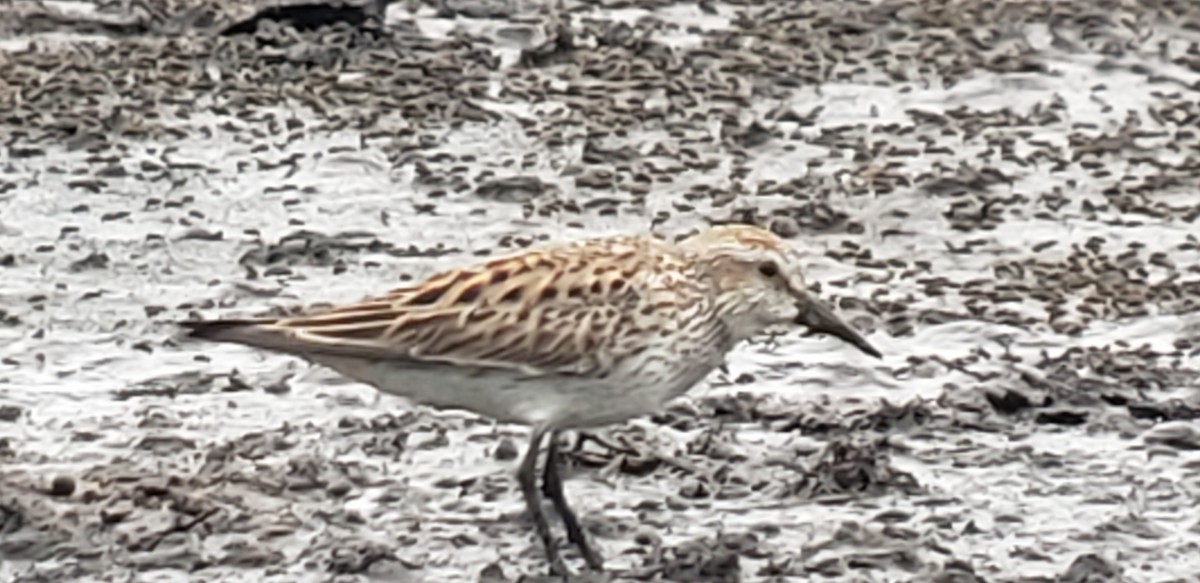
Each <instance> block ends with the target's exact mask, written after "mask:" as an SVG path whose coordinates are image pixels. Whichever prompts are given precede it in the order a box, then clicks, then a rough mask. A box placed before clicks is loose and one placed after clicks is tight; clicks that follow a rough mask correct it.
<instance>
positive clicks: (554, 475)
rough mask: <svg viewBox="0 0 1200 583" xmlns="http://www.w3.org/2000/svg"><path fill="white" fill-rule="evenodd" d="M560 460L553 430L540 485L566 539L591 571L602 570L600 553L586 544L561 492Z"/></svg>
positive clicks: (555, 434) (556, 433)
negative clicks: (564, 527) (564, 532)
mask: <svg viewBox="0 0 1200 583" xmlns="http://www.w3.org/2000/svg"><path fill="white" fill-rule="evenodd" d="M561 461H562V460H561V459H559V455H558V432H557V431H554V432H551V433H550V447H549V449H547V451H546V474H545V477H544V478H543V479H544V482H543V484H542V485H543V486H544V487H545V492H546V495H547V496H549V497H550V501H551V502H553V503H554V510H555V511H557V512H558V516H559V517H560V518H562V521H563V525H565V526H566V527H567V540H569V541H571V542H572V543H575V546H576V547H578V548H579V552H580V553H581V554H582V555H583V560H584V561H586V562H587V565H588V568H590V569H591V570H593V571H602V570H604V559H601V558H600V555H599V554H597V553H596V551H595V550H594V549H592V547H591V545H589V544H588V540H587V535H586V534H584V532H583V528H581V527H580V526H579V518H578V517H577V516H575V512H574V511H573V510H571V507H570V506H568V505H567V497H566V495H565V494H564V493H563V483H562V476H561V475H559V473H558V469H559V463H560V462H561Z"/></svg>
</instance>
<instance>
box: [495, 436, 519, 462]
mask: <svg viewBox="0 0 1200 583" xmlns="http://www.w3.org/2000/svg"><path fill="white" fill-rule="evenodd" d="M520 453H521V450H520V449H518V448H517V444H516V443H515V442H514V441H513V440H512V438H511V437H505V438H504V439H501V440H500V444H499V445H497V446H496V451H495V452H494V453H493V454H492V457H495V458H496V459H497V460H499V461H502V462H506V461H510V460H515V459H517V456H518V455H520Z"/></svg>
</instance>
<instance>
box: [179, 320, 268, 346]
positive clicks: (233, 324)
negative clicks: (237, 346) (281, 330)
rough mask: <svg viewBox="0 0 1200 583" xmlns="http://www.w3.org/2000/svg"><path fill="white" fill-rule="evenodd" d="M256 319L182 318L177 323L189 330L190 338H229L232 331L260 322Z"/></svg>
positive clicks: (221, 339) (218, 339)
mask: <svg viewBox="0 0 1200 583" xmlns="http://www.w3.org/2000/svg"><path fill="white" fill-rule="evenodd" d="M260 323H261V322H259V321H256V320H181V321H178V322H176V324H177V325H178V326H179V327H181V328H184V329H185V330H187V337H188V338H198V339H201V340H217V341H223V340H229V339H230V333H233V332H237V331H240V330H245V329H246V328H247V327H249V326H254V325H256V324H260Z"/></svg>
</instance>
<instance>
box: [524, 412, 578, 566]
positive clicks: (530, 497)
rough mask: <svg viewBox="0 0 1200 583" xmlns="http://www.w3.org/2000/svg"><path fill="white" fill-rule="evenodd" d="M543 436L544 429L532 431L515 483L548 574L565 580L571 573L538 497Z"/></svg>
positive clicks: (544, 433)
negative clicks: (536, 538)
mask: <svg viewBox="0 0 1200 583" xmlns="http://www.w3.org/2000/svg"><path fill="white" fill-rule="evenodd" d="M545 436H546V428H545V427H535V428H534V429H533V435H532V436H531V437H530V440H529V449H528V450H526V451H525V457H524V458H522V459H521V466H520V468H519V469H518V470H517V481H518V482H520V484H521V494H522V495H523V496H524V497H525V506H526V507H527V508H528V509H529V514H530V516H531V517H532V518H533V526H534V528H536V529H537V534H538V538H540V539H542V546H543V547H545V549H546V560H547V561H549V562H550V574H551V575H554V576H557V577H564V578H566V577H568V576H570V574H571V572H570V571H568V570H567V565H566V563H564V562H563V560H562V556H560V555H559V554H558V546H556V545H555V543H554V533H552V532H550V521H549V520H547V519H546V511H545V510H543V509H542V498H541V496H539V495H538V487H537V459H538V451H539V450H540V449H541V445H542V438H544V437H545Z"/></svg>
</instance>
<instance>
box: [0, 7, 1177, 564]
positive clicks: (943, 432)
mask: <svg viewBox="0 0 1200 583" xmlns="http://www.w3.org/2000/svg"><path fill="white" fill-rule="evenodd" d="M0 11H2V12H3V14H0V22H2V23H3V24H0V141H3V143H4V148H3V150H2V154H0V581H14V582H16V581H21V582H33V581H255V582H259V581H280V582H282V581H288V582H298V581H431V582H434V581H511V580H519V579H522V578H524V579H526V580H536V579H537V578H539V577H540V576H542V575H543V574H544V573H545V564H544V560H543V558H542V555H541V549H540V547H539V545H538V544H537V543H536V541H535V538H534V536H533V534H532V529H531V527H530V525H529V523H528V522H527V521H526V520H525V518H524V517H523V514H522V504H521V501H520V496H519V494H518V493H517V492H516V490H515V488H514V486H515V483H514V480H513V477H512V474H513V471H514V465H515V462H514V459H513V458H514V456H515V455H516V452H517V450H518V449H519V448H520V447H521V446H522V445H523V443H524V440H525V437H526V433H525V431H524V430H523V429H522V428H520V427H510V426H497V425H495V424H494V423H491V422H489V421H487V420H483V419H479V418H475V417H472V416H470V415H467V414H459V413H450V412H434V411H429V410H424V409H419V408H413V407H410V406H408V405H406V404H405V403H403V402H402V401H399V400H396V399H393V398H391V397H381V396H379V395H378V394H377V393H375V392H374V391H372V390H371V389H369V388H367V387H363V386H359V385H355V384H350V383H347V382H345V381H341V380H339V379H338V378H336V377H335V376H334V375H333V374H331V373H329V372H327V371H324V370H321V369H317V368H312V367H309V366H308V365H306V364H303V363H301V362H299V361H297V360H294V359H289V358H286V357H281V356H271V355H265V354H261V353H257V352H254V351H251V350H248V349H243V348H238V347H231V346H211V345H202V344H195V343H189V342H183V341H180V340H179V339H178V337H177V334H178V331H177V330H176V328H175V327H174V326H173V325H172V322H173V321H176V320H180V319H184V318H188V317H195V316H203V317H218V316H235V315H253V314H258V313H263V312H266V311H268V310H271V309H293V308H296V307H300V306H312V305H315V304H317V303H320V302H337V301H350V300H354V299H358V298H360V297H362V296H365V295H368V294H372V293H376V292H379V291H382V290H385V289H387V288H389V287H390V286H392V285H394V284H397V283H398V282H400V281H405V280H409V279H411V278H415V277H421V276H423V275H427V274H430V273H432V272H433V271H434V270H436V269H439V268H442V267H446V266H449V265H452V264H454V263H457V262H461V261H465V260H469V259H471V258H473V257H476V256H486V255H489V254H493V253H498V252H504V251H508V250H512V249H517V248H520V247H523V246H526V245H529V244H531V243H534V242H537V241H539V240H545V239H561V238H574V237H583V236H587V235H591V234H596V233H604V232H616V231H624V232H644V231H647V230H651V231H654V232H656V233H660V234H662V235H664V236H675V235H680V234H684V233H686V232H688V230H689V229H693V228H695V227H697V226H700V225H703V224H706V223H708V222H712V221H718V222H719V221H731V220H732V221H749V222H756V223H759V224H763V225H768V226H770V227H771V228H772V229H774V230H775V231H776V232H778V233H780V234H783V235H785V236H788V237H789V238H791V240H792V241H793V242H794V244H795V245H796V246H798V247H799V248H802V249H806V250H807V251H808V252H809V263H810V270H809V273H810V274H811V279H812V281H813V282H814V283H815V284H816V285H817V287H818V288H819V290H820V295H821V296H822V297H824V298H825V299H827V300H828V301H830V302H832V303H834V304H835V305H837V306H838V308H839V309H840V310H841V311H842V312H843V313H844V314H846V315H847V316H848V317H849V318H851V319H852V321H853V322H854V323H855V324H856V325H857V326H858V327H859V328H860V329H861V330H864V331H865V332H867V333H869V339H870V341H871V342H872V343H874V344H875V345H876V346H877V347H879V348H880V349H881V350H882V351H884V352H885V353H886V357H885V359H884V360H883V361H882V362H874V361H869V360H866V359H864V358H863V357H861V356H860V355H858V354H857V353H855V352H853V351H851V350H848V349H846V348H843V347H842V346H841V345H840V344H838V343H837V342H836V341H833V340H829V339H821V338H800V337H797V336H790V337H782V338H777V339H775V341H774V342H771V343H766V342H764V343H758V344H752V345H748V346H744V347H742V348H741V349H739V350H738V351H737V352H736V353H735V354H734V355H733V356H732V357H731V358H730V372H729V374H727V375H724V374H722V375H715V376H714V377H712V378H710V379H708V381H707V382H706V383H705V384H704V385H703V386H702V387H699V388H698V389H697V390H696V391H695V392H694V394H693V395H692V396H691V397H690V398H689V399H684V400H681V401H680V402H678V403H675V404H673V405H672V407H671V408H670V409H669V410H668V411H665V412H664V413H663V414H661V415H658V416H655V417H653V418H649V419H642V420H638V421H635V422H631V423H629V424H626V425H623V426H619V427H613V428H611V430H609V431H606V432H604V433H603V435H604V436H605V437H607V438H608V439H609V440H613V441H615V442H618V443H624V444H628V445H629V446H631V447H632V448H634V449H635V450H636V451H638V452H639V453H638V454H626V453H620V452H614V451H611V450H608V449H605V448H603V447H600V446H598V445H596V444H595V443H593V442H590V441H586V440H583V441H579V442H578V443H576V442H575V440H573V441H572V443H571V444H570V445H571V447H572V448H573V449H572V451H573V453H572V454H571V456H570V461H571V470H570V476H571V477H570V480H569V481H568V483H567V489H568V495H569V496H570V497H571V499H572V500H573V501H574V504H575V506H576V508H577V509H578V510H579V511H580V512H581V514H582V515H583V517H584V522H585V524H586V526H587V527H588V529H589V530H590V531H591V532H592V533H593V535H594V536H595V538H596V540H597V542H598V544H599V546H600V548H601V549H602V551H603V553H604V555H605V556H606V558H607V565H608V567H609V570H610V571H611V572H610V573H609V574H608V576H609V577H610V578H611V579H612V580H614V581H622V580H666V581H799V580H805V581H831V582H832V581H939V582H967V581H989V582H1004V581H1066V582H1077V583H1081V582H1084V581H1089V582H1091V581H1094V582H1099V581H1133V582H1141V581H1145V582H1166V581H1200V577H1198V576H1197V574H1198V573H1200V514H1197V513H1196V507H1197V504H1198V503H1200V429H1197V426H1196V420H1195V419H1196V417H1197V416H1198V415H1200V373H1198V370H1200V239H1198V238H1197V237H1198V234H1200V224H1198V223H1197V218H1200V130H1197V127H1198V125H1200V105H1198V103H1200V50H1198V49H1197V46H1198V45H1197V43H1200V9H1197V8H1194V7H1192V5H1191V3H1189V2H1165V1H1159V2H1151V1H1149V0H1146V1H1134V0H1126V1H1123V2H1116V1H1109V2H1094V1H1092V0H1078V1H1065V0H1064V1H1061V2H1005V3H992V2H983V1H968V0H956V1H951V0H941V1H911V2H895V1H892V0H881V1H878V2H840V1H836V0H828V1H824V0H813V1H809V2H803V3H794V4H777V3H762V5H756V4H755V3H748V5H746V4H736V5H735V4H723V3H719V2H718V3H711V2H701V3H699V4H697V3H691V2H681V3H674V2H669V1H663V2H653V3H628V2H617V1H609V2H606V1H597V2H567V3H566V5H562V6H558V7H557V8H552V7H551V6H550V5H543V4H538V3H533V2H518V1H516V0H513V1H512V2H501V1H496V2H466V1H464V2H452V1H449V0H447V1H444V2H438V3H424V4H423V3H421V2H416V1H414V2H405V3H403V4H393V5H391V6H390V7H389V8H388V10H387V13H386V23H387V26H386V28H385V29H383V30H382V32H381V31H379V30H378V29H371V30H370V31H368V32H367V33H364V32H361V31H359V30H356V29H352V28H351V27H346V26H344V25H338V26H337V27H333V28H325V29H322V30H319V31H316V32H305V33H296V32H293V31H287V30H283V31H280V30H277V29H276V28H274V27H271V26H270V25H267V27H266V29H260V32H259V33H258V35H257V36H251V35H233V36H222V35H220V34H218V33H219V32H220V31H222V30H224V27H226V26H228V25H229V24H230V23H232V22H235V21H236V19H238V18H244V17H245V16H246V15H247V14H249V13H250V12H252V11H250V10H248V8H247V7H245V6H235V5H229V6H225V5H219V4H213V3H196V2H193V3H191V4H189V3H166V4H163V3H159V4H145V3H141V4H139V3H109V4H106V5H96V6H94V5H90V4H85V3H75V2H55V3H49V2H47V3H45V5H40V4H35V3H33V2H16V3H10V4H9V5H5V6H0ZM570 556H571V557H574V555H570ZM574 563H575V564H576V565H579V564H580V562H579V561H578V560H577V558H576V560H574Z"/></svg>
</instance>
